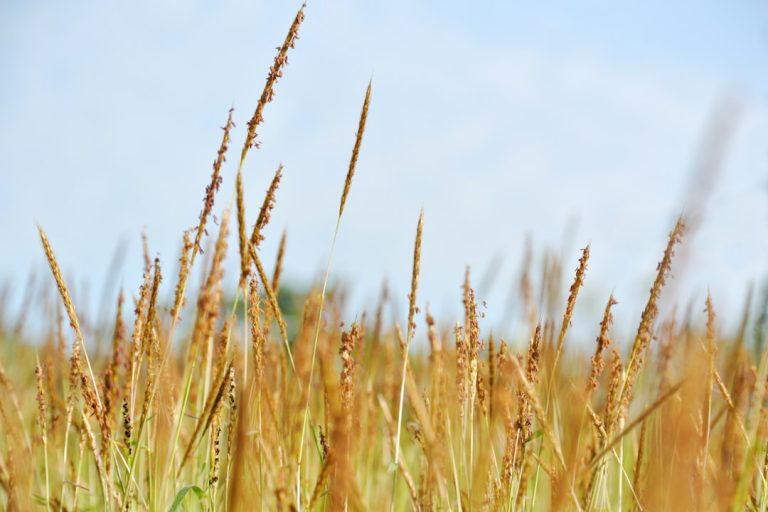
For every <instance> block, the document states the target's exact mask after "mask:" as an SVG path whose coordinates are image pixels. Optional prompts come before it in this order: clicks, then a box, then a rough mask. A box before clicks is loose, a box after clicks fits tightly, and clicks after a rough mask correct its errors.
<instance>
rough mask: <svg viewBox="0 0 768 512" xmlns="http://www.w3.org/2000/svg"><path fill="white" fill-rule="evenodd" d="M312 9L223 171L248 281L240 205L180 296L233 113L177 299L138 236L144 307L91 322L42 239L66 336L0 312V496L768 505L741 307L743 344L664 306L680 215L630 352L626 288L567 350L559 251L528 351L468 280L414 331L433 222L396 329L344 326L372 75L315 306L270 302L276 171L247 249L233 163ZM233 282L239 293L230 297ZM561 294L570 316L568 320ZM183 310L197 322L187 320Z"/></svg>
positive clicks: (757, 375) (97, 503) (535, 308)
mask: <svg viewBox="0 0 768 512" xmlns="http://www.w3.org/2000/svg"><path fill="white" fill-rule="evenodd" d="M303 19H304V7H303V6H302V8H301V9H300V10H299V12H298V13H297V14H296V16H295V18H294V20H293V22H292V24H291V26H290V28H289V31H288V34H287V35H286V38H285V40H284V42H283V44H282V45H281V46H280V47H279V49H278V55H277V57H276V58H275V62H274V64H273V65H272V67H271V68H270V71H269V74H268V77H267V81H266V84H265V86H264V89H263V92H262V93H261V96H260V99H259V101H258V104H257V107H256V110H255V112H254V114H253V117H252V118H251V120H250V121H249V123H248V130H247V135H246V139H245V142H244V144H243V148H242V150H241V154H240V160H239V163H238V165H237V170H236V172H234V173H233V176H234V180H235V191H236V192H235V203H236V204H235V207H236V215H237V234H238V242H239V262H238V263H239V265H238V272H237V273H236V275H235V276H231V279H229V280H228V278H227V276H225V273H224V263H225V260H226V258H227V257H228V254H229V250H228V249H229V248H228V242H227V240H228V232H229V217H230V211H231V208H226V209H224V210H223V214H222V215H221V222H220V224H219V232H218V234H217V237H216V240H215V242H214V243H213V253H212V254H211V255H210V259H209V261H207V262H205V263H204V265H205V268H204V269H203V273H202V275H203V279H202V283H201V285H200V289H199V290H198V291H197V293H196V294H195V296H194V300H190V304H187V303H186V301H185V296H186V290H187V284H188V282H189V275H190V273H191V272H192V271H194V269H195V268H196V267H195V264H196V263H199V262H197V261H196V255H197V254H199V253H201V248H202V245H203V239H204V238H205V237H206V236H207V228H206V226H208V222H207V220H208V217H209V216H210V215H212V214H213V210H214V208H215V198H216V197H215V196H216V193H217V191H218V189H219V186H220V184H221V182H222V180H223V179H224V178H225V177H227V176H228V174H227V173H226V171H225V169H224V168H223V164H224V162H225V155H226V153H227V149H228V144H229V142H230V132H231V130H232V128H233V127H234V121H233V115H234V113H233V110H231V109H230V111H229V113H228V118H227V121H226V124H225V126H224V128H223V130H224V134H223V137H222V140H221V143H220V145H219V149H218V151H217V153H216V158H215V160H214V164H213V172H212V175H211V181H210V183H209V184H208V186H207V187H206V190H205V196H204V201H203V208H202V210H201V213H200V214H199V216H198V219H197V225H196V227H195V228H194V229H193V230H190V231H187V232H184V233H182V234H181V235H182V251H181V256H180V259H179V272H178V275H177V276H176V277H175V282H174V283H172V285H173V288H170V290H171V291H173V292H174V293H173V299H172V301H171V303H170V305H168V306H167V307H166V305H165V304H164V303H163V302H162V300H161V299H160V297H161V296H162V294H161V288H162V273H161V265H160V261H159V259H155V260H154V262H153V261H152V259H151V258H150V256H149V248H148V243H147V242H146V238H145V239H144V254H145V256H144V258H145V264H144V269H143V270H144V276H143V279H142V281H141V283H139V287H138V291H137V293H136V294H135V296H133V297H131V298H130V299H129V300H128V302H127V304H132V309H133V314H132V315H130V313H127V312H125V311H124V310H127V309H131V308H129V307H126V305H125V301H126V299H125V298H124V296H123V293H122V292H121V294H120V295H119V297H118V300H117V303H116V304H117V305H116V311H115V313H114V316H113V317H112V318H114V329H112V330H111V332H108V331H107V330H99V329H95V328H94V325H95V321H94V320H93V319H89V320H88V321H87V322H84V321H83V319H82V318H80V317H78V314H77V311H76V307H75V301H74V300H73V298H72V296H71V295H70V293H69V290H68V288H67V286H66V283H65V282H64V279H63V276H62V273H61V270H60V267H59V263H58V261H57V259H56V256H55V255H54V252H53V248H52V246H51V243H50V241H49V239H48V237H47V236H46V234H45V232H44V231H43V229H42V228H40V229H39V234H40V239H41V242H42V247H43V253H44V255H45V257H46V259H47V261H48V264H49V267H50V270H51V274H52V276H53V283H54V284H55V286H56V289H57V290H58V293H59V298H60V303H61V305H62V306H63V311H64V313H65V314H66V315H67V317H68V319H69V323H70V326H71V333H69V332H68V331H66V330H65V329H63V328H62V326H61V321H62V320H61V319H62V314H61V311H60V308H57V310H56V311H57V312H56V314H55V315H50V317H51V320H50V326H46V327H50V329H49V334H48V335H47V336H45V337H43V339H25V336H24V335H25V331H24V330H23V325H24V323H25V317H26V315H27V313H28V312H27V309H29V308H33V307H35V305H36V304H35V303H34V302H33V301H32V300H31V299H24V301H23V303H24V304H25V307H24V311H22V312H21V313H20V318H16V319H11V321H6V320H5V319H2V318H0V339H3V344H2V345H0V390H2V393H0V420H1V421H0V506H1V507H2V508H4V509H6V510H35V509H36V507H37V508H42V509H45V508H48V509H50V510H78V509H82V510H169V509H170V510H210V511H215V510H229V509H231V510H386V509H390V510H419V511H430V510H459V511H465V510H467V511H471V510H510V511H511V510H516V511H529V510H559V509H563V510H630V509H631V510H710V509H711V510H734V509H739V510H743V509H746V510H761V511H762V510H766V509H767V508H768V483H767V479H766V476H768V475H767V474H768V409H766V406H765V400H764V399H765V395H766V379H767V378H768V349H767V348H766V346H767V345H766V344H765V343H762V344H761V345H757V346H756V347H751V346H749V345H748V343H747V335H746V333H747V332H749V328H750V327H751V325H752V322H751V321H750V319H749V316H748V312H749V304H750V301H749V300H748V301H747V307H746V308H745V314H744V316H743V318H742V319H741V322H740V327H739V330H738V333H737V334H735V335H733V336H730V335H728V334H726V333H723V332H722V329H720V328H719V325H718V323H717V317H716V314H715V312H716V309H715V303H716V302H715V299H714V298H713V297H711V296H709V295H708V296H707V299H706V302H705V303H704V304H703V306H704V307H705V313H704V314H702V315H700V316H701V318H700V319H698V321H696V320H695V319H694V320H691V319H686V321H685V322H681V321H680V319H679V318H677V314H676V310H674V309H673V310H672V311H671V312H669V313H666V312H663V311H662V310H661V308H660V300H661V296H662V292H663V290H664V286H665V284H666V281H667V279H668V278H669V276H670V272H671V269H672V267H673V257H674V250H675V247H676V246H677V245H678V244H680V243H681V242H682V238H683V233H684V230H685V219H684V218H683V217H682V216H681V217H680V218H679V219H678V221H677V223H676V224H675V226H674V227H673V229H672V231H671V233H670V236H669V240H668V243H667V245H666V248H665V249H664V252H663V254H662V257H661V261H660V263H659V264H658V267H657V275H656V277H655V280H654V281H653V283H651V288H650V295H649V297H648V300H647V303H646V306H645V308H644V309H643V311H642V312H641V314H640V322H639V326H638V328H637V331H636V333H635V335H634V337H633V338H632V339H631V340H614V339H613V337H612V334H611V326H612V321H613V316H612V311H613V308H614V306H616V304H617V301H616V299H615V298H614V296H613V295H611V296H610V297H609V298H608V300H607V302H606V305H605V308H604V310H603V312H602V317H601V318H595V319H592V320H590V321H592V322H594V329H595V333H596V341H595V344H594V346H589V347H584V346H583V345H582V346H579V345H577V344H576V343H575V342H571V341H568V339H567V338H568V331H569V326H570V324H571V322H572V320H573V315H574V311H575V305H576V301H577V299H578V294H579V291H580V289H581V288H582V286H583V283H584V280H585V277H586V269H587V262H588V260H589V251H590V248H589V246H587V247H585V248H584V249H583V251H582V254H581V257H580V259H579V261H578V266H577V268H576V272H575V277H574V280H573V281H572V284H571V286H570V288H569V289H568V290H567V291H566V290H563V289H561V287H560V282H561V276H562V268H561V267H562V264H561V261H562V257H561V256H559V255H556V254H552V253H547V255H546V256H545V259H544V261H543V268H544V271H543V273H542V275H541V278H540V279H539V280H538V282H537V280H536V279H535V277H534V275H533V273H532V270H531V269H532V266H533V263H534V262H533V257H532V252H531V249H530V245H529V246H527V247H526V256H525V258H524V259H525V264H524V269H523V272H522V275H521V279H520V283H519V299H520V306H521V307H520V308H519V310H520V311H521V312H522V314H521V315H520V316H521V318H519V321H520V323H521V325H524V326H526V327H527V328H528V329H529V333H528V335H527V336H526V340H525V341H522V340H509V341H507V340H505V339H503V338H501V337H499V336H498V333H497V334H496V336H494V335H492V334H491V333H489V332H485V327H484V326H483V321H482V314H481V313H480V312H478V304H477V302H476V301H477V299H476V297H475V291H474V289H473V287H472V283H471V276H470V272H469V269H467V272H466V274H465V276H464V285H463V290H462V297H460V298H461V299H462V301H463V305H464V312H463V319H462V321H461V322H459V323H456V324H455V325H453V326H451V325H450V324H447V323H446V324H443V323H440V322H438V321H436V320H435V318H433V317H432V315H430V314H429V311H428V310H427V312H426V314H425V315H424V321H423V323H422V321H421V319H420V317H419V313H420V308H421V304H420V302H419V298H418V294H417V292H418V283H419V277H420V274H421V272H422V271H424V272H429V269H428V268H424V269H422V267H421V252H422V250H430V248H429V245H428V244H427V243H426V242H424V240H423V236H422V234H423V230H424V213H423V212H421V213H420V214H419V218H418V223H417V227H416V237H415V243H414V250H413V260H412V274H411V286H410V293H409V295H408V311H407V324H406V326H405V329H404V331H403V330H401V329H400V327H399V326H398V325H397V324H394V323H392V324H389V323H388V321H387V320H386V318H385V315H384V311H385V309H386V308H387V307H389V301H390V300H391V299H390V297H389V293H388V291H387V289H386V287H385V288H384V289H383V291H382V295H381V298H380V302H379V304H378V305H377V306H376V309H375V311H374V314H373V316H372V318H369V317H368V316H367V315H366V314H365V312H361V314H360V315H358V316H357V317H356V321H355V323H354V324H352V325H351V326H349V327H345V326H343V325H342V322H341V319H342V316H341V311H342V304H341V301H342V300H343V299H342V298H341V297H340V296H339V295H337V294H328V293H327V290H328V288H327V286H328V282H329V275H330V273H331V268H332V265H331V263H332V256H333V251H334V248H335V245H336V240H337V238H338V236H339V233H340V226H341V219H342V216H343V213H344V210H345V205H346V203H347V200H348V197H349V194H350V193H351V185H352V181H353V178H354V175H355V172H356V169H357V165H358V159H359V155H360V153H361V147H362V139H363V135H364V133H365V127H366V120H367V117H368V113H369V109H370V107H371V90H372V86H371V83H370V82H369V83H368V86H367V88H366V92H365V97H364V101H363V105H362V109H361V112H360V117H359V122H358V127H357V134H356V137H355V141H354V145H353V149H352V155H351V158H350V162H349V166H348V168H347V173H346V177H345V179H344V181H343V190H342V194H341V198H340V201H339V209H338V215H337V222H336V228H335V230H334V232H333V238H332V242H331V253H330V257H329V259H328V266H327V270H326V273H325V275H324V277H323V280H322V282H321V283H319V284H318V286H316V287H314V288H313V289H312V290H310V291H309V292H308V293H307V294H306V296H304V297H303V299H304V301H305V302H304V311H303V312H302V313H301V314H299V315H294V316H293V317H286V314H287V313H288V312H286V311H283V310H282V309H281V307H280V301H279V298H280V296H279V291H280V279H281V275H282V272H283V259H284V255H285V252H286V242H285V241H286V234H285V232H283V234H282V237H281V239H280V243H279V250H278V253H277V255H276V257H275V258H274V267H273V268H274V270H273V272H272V278H271V279H270V278H269V277H268V274H267V271H266V270H265V267H264V264H263V261H265V257H264V255H263V254H262V253H261V252H260V243H261V241H262V240H263V239H264V238H265V237H266V236H267V233H266V228H267V226H268V222H269V220H270V214H271V211H272V209H273V208H274V207H275V205H276V191H277V188H278V185H279V183H280V179H281V177H282V172H283V167H282V165H281V166H279V167H278V169H277V170H276V172H275V175H274V177H273V179H272V181H271V184H270V186H269V188H268V190H267V192H266V194H265V197H264V199H263V202H262V205H261V208H260V211H259V214H258V217H257V219H256V221H255V223H254V225H253V228H252V231H251V233H250V236H248V234H247V229H246V228H247V225H248V219H247V211H246V204H247V200H246V195H245V192H246V191H245V190H244V185H243V179H242V173H243V169H244V163H245V160H246V156H247V155H248V153H249V150H250V149H251V148H252V147H257V146H258V142H257V129H258V127H259V126H260V125H261V123H262V121H263V116H264V109H265V107H266V105H267V104H268V103H269V102H271V101H272V99H273V97H274V86H275V84H276V83H277V81H278V79H279V78H280V77H281V76H282V73H283V70H284V68H285V65H286V64H287V55H288V50H289V49H291V48H293V47H294V44H295V42H296V39H297V38H298V29H299V26H300V24H301V23H302V21H303ZM339 177H340V178H341V175H340V176H339ZM340 181H341V180H340ZM329 235H330V233H329ZM598 271H599V269H598ZM230 281H232V284H236V286H235V287H234V289H236V292H235V293H236V296H235V300H234V303H231V302H228V301H227V297H226V293H225V290H226V289H227V287H226V284H227V283H229V282H230ZM29 286H30V287H31V286H32V284H30V285H29ZM564 292H567V293H564ZM560 295H562V296H563V297H564V298H565V308H564V310H563V311H558V310H557V308H556V305H557V304H559V300H558V299H559V298H560ZM25 297H34V294H32V293H31V292H28V293H26V294H25ZM537 297H538V300H537ZM458 298H459V297H457V299H458ZM241 302H242V311H243V313H244V314H243V315H242V316H238V315H237V312H238V307H239V304H240V303H241ZM183 311H186V313H187V314H188V316H190V317H191V322H190V323H189V325H185V324H180V317H181V314H182V312H183ZM22 315H23V316H22ZM131 316H132V318H131V321H127V319H128V317H131ZM598 316H599V314H598ZM286 318H288V320H293V321H294V322H293V324H291V325H294V324H295V329H293V330H295V332H289V323H288V322H287V321H286ZM97 320H100V319H97ZM110 321H111V320H110ZM582 321H583V319H582ZM6 323H7V324H8V325H6ZM9 326H10V328H7V327H9ZM275 326H276V327H277V329H274V327H275ZM558 326H559V328H558ZM177 331H178V332H177ZM573 336H574V335H573V334H571V335H570V337H573ZM70 341H71V345H69V342H70ZM567 341H568V342H567ZM68 345H69V347H70V348H69V353H67V352H68V351H67V346H68ZM582 349H585V350H582ZM625 349H626V350H625ZM582 352H583V353H582ZM89 356H90V357H89ZM249 365H250V366H251V368H252V370H251V371H250V372H249V371H248V367H249ZM606 366H607V367H608V371H604V370H605V368H606ZM673 383H674V384H673ZM62 419H64V421H62Z"/></svg>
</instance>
